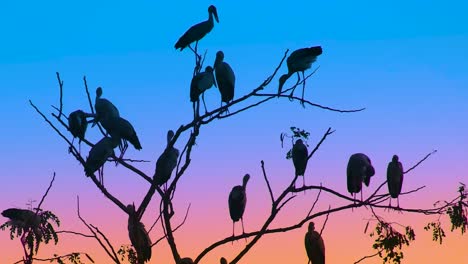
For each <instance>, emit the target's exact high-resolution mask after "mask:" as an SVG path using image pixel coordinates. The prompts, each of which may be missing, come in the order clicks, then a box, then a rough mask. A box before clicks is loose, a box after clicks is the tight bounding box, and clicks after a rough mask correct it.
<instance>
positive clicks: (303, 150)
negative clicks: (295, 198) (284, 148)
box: [291, 139, 309, 186]
mask: <svg viewBox="0 0 468 264" xmlns="http://www.w3.org/2000/svg"><path fill="white" fill-rule="evenodd" d="M291 155H292V160H293V164H294V168H295V170H296V176H302V182H303V186H305V179H304V178H305V176H304V174H305V170H306V168H307V161H308V159H309V152H308V151H307V147H306V145H305V144H304V142H303V141H302V139H298V140H297V141H296V144H294V146H293V148H292V151H291Z"/></svg>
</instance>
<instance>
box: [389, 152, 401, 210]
mask: <svg viewBox="0 0 468 264" xmlns="http://www.w3.org/2000/svg"><path fill="white" fill-rule="evenodd" d="M403 174H404V172H403V165H402V164H401V162H400V161H398V156H397V155H393V157H392V161H391V162H390V163H388V167H387V186H388V192H389V193H390V196H391V197H392V198H394V199H395V198H396V199H397V203H398V208H399V207H400V199H399V198H398V196H399V195H400V193H401V187H402V186H403ZM391 205H392V199H390V204H389V206H391Z"/></svg>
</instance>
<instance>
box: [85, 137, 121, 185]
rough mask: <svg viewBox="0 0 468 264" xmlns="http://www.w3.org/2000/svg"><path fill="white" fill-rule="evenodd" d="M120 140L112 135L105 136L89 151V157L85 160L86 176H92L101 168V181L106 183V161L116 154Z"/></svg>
mask: <svg viewBox="0 0 468 264" xmlns="http://www.w3.org/2000/svg"><path fill="white" fill-rule="evenodd" d="M118 144H119V141H118V140H116V139H115V138H111V137H103V138H102V139H101V140H100V141H99V142H98V143H96V145H94V146H93V147H92V148H91V150H90V151H89V154H88V158H86V162H85V165H84V167H85V173H86V176H88V177H89V176H92V175H93V174H94V172H96V171H97V170H99V181H100V182H101V184H102V185H104V176H103V173H104V163H106V161H107V159H108V158H110V157H111V156H113V155H114V148H115V147H117V145H118Z"/></svg>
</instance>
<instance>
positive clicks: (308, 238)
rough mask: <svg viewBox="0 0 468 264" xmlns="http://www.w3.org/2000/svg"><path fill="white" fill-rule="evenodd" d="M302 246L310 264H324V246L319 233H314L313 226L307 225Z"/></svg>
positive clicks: (311, 224) (311, 223) (312, 224)
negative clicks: (303, 245)
mask: <svg viewBox="0 0 468 264" xmlns="http://www.w3.org/2000/svg"><path fill="white" fill-rule="evenodd" d="M304 244H305V248H306V252H307V257H308V258H309V261H308V262H307V263H312V264H325V244H324V243H323V238H322V236H321V235H320V233H319V232H317V231H315V224H314V223H313V222H310V223H309V227H308V231H307V233H306V234H305V239H304Z"/></svg>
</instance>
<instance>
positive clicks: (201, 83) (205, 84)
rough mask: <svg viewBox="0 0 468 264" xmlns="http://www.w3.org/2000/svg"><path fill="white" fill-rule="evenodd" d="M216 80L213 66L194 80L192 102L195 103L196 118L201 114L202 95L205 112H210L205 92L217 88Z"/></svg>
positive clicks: (191, 85)
mask: <svg viewBox="0 0 468 264" xmlns="http://www.w3.org/2000/svg"><path fill="white" fill-rule="evenodd" d="M214 78H215V77H214V74H213V68H212V67H211V66H206V68H205V71H204V72H200V73H198V74H197V75H195V76H194V77H193V78H192V82H191V83H190V101H191V102H193V111H194V116H195V117H194V118H197V117H198V116H199V114H200V94H201V95H202V100H203V105H204V106H205V112H208V110H207V109H206V104H205V91H206V90H208V89H210V88H211V86H213V85H214V86H215V87H217V86H216V83H215V80H214Z"/></svg>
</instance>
